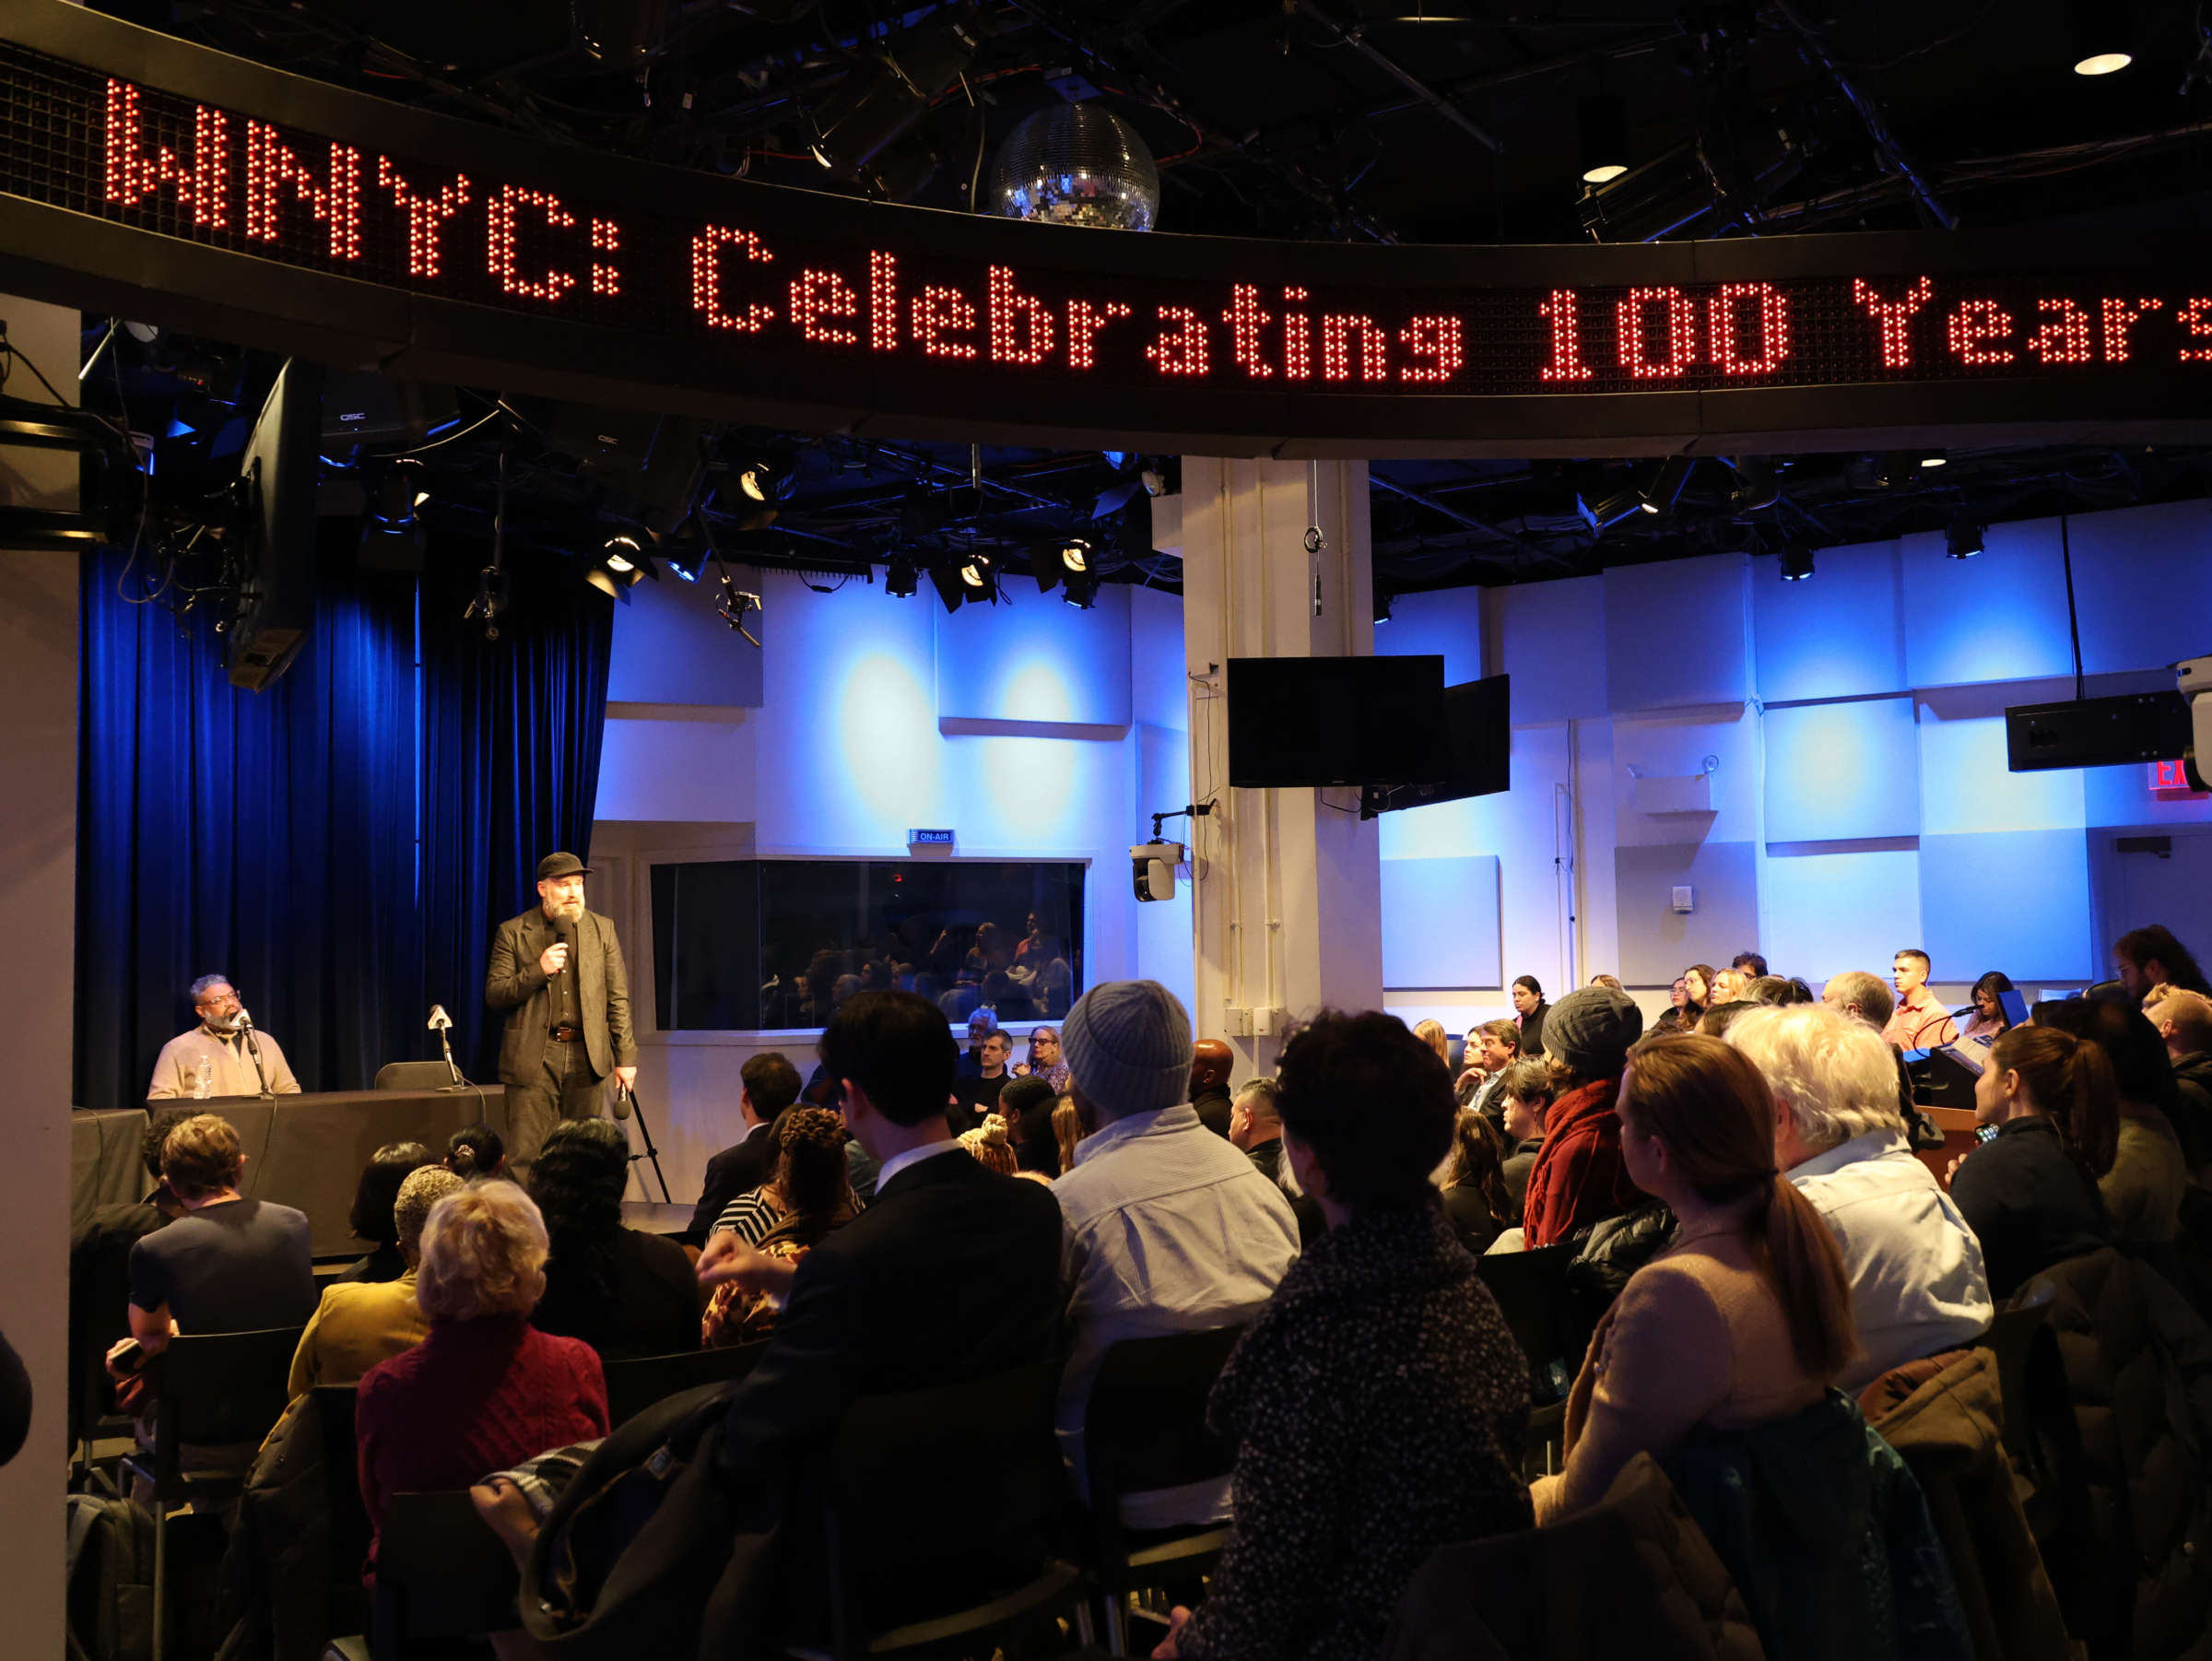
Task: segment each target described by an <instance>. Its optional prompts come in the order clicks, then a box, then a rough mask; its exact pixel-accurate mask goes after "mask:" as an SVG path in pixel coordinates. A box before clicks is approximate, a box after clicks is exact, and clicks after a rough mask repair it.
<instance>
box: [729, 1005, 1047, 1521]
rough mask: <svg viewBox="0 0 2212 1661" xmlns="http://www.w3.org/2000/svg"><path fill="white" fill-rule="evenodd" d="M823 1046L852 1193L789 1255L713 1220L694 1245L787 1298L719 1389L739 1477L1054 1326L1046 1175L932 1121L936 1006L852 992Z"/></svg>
mask: <svg viewBox="0 0 2212 1661" xmlns="http://www.w3.org/2000/svg"><path fill="white" fill-rule="evenodd" d="M821 1050H822V1059H823V1061H824V1062H825V1063H826V1064H827V1065H828V1066H829V1067H830V1073H831V1075H832V1076H833V1077H834V1078H836V1079H837V1080H838V1081H839V1084H840V1086H841V1090H842V1092H843V1094H842V1111H843V1113H844V1120H845V1125H846V1128H847V1129H849V1130H850V1131H851V1132H852V1133H853V1137H854V1139H855V1140H857V1141H858V1142H859V1143H860V1145H861V1146H862V1147H863V1148H864V1149H866V1150H867V1151H868V1153H869V1155H870V1156H871V1157H873V1158H875V1159H877V1160H881V1161H882V1167H883V1169H882V1173H881V1175H880V1176H878V1178H877V1184H876V1197H875V1199H874V1201H873V1202H872V1203H871V1204H870V1205H869V1206H868V1207H867V1209H866V1210H865V1211H863V1212H862V1213H861V1214H860V1215H859V1216H858V1217H856V1218H854V1219H853V1220H852V1221H851V1222H849V1223H847V1224H846V1225H845V1226H844V1227H843V1228H841V1229H838V1230H835V1231H832V1232H831V1233H830V1234H828V1235H826V1236H824V1238H823V1239H822V1241H821V1243H819V1244H818V1245H817V1246H815V1247H814V1249H813V1250H812V1251H810V1252H808V1253H807V1254H806V1256H805V1257H803V1258H801V1259H800V1260H799V1261H798V1263H797V1264H796V1265H795V1266H794V1264H792V1263H791V1262H790V1261H788V1260H786V1259H782V1258H774V1257H769V1256H767V1255H763V1254H762V1253H760V1252H759V1251H758V1250H756V1249H755V1248H753V1247H752V1246H749V1245H747V1244H746V1243H744V1242H743V1241H741V1240H739V1239H738V1238H737V1236H736V1235H735V1234H732V1233H728V1232H721V1233H716V1234H715V1235H713V1236H712V1238H711V1239H710V1240H709V1241H708V1242H707V1248H706V1250H705V1252H704V1253H702V1254H701V1255H700V1260H699V1278H700V1280H701V1281H703V1282H704V1283H706V1284H707V1285H709V1286H715V1285H719V1284H721V1283H722V1282H724V1281H728V1280H734V1281H736V1282H738V1283H739V1284H741V1285H743V1286H745V1287H746V1288H747V1290H754V1291H763V1290H765V1291H773V1292H776V1293H777V1294H779V1295H781V1296H782V1297H783V1299H784V1300H785V1302H784V1305H783V1313H782V1315H780V1316H779V1317H778V1318H777V1321H776V1326H775V1332H774V1335H773V1336H772V1337H771V1338H770V1340H769V1346H768V1349H767V1350H766V1351H765V1352H764V1353H763V1354H762V1355H761V1357H760V1360H759V1363H758V1364H757V1365H756V1366H755V1367H754V1368H753V1371H752V1372H750V1373H749V1374H748V1375H747V1377H746V1379H745V1380H744V1382H743V1383H741V1384H738V1385H737V1386H736V1388H735V1390H734V1391H733V1392H732V1393H731V1396H730V1406H729V1417H728V1422H727V1425H726V1426H725V1428H724V1431H723V1442H722V1462H723V1466H724V1470H725V1471H726V1473H727V1474H728V1475H729V1476H730V1477H731V1478H733V1479H734V1480H737V1481H745V1482H751V1481H757V1480H760V1479H763V1478H768V1477H770V1476H771V1475H772V1474H774V1473H775V1472H777V1471H778V1470H780V1469H782V1468H784V1467H786V1465H787V1463H788V1461H790V1459H791V1458H792V1457H793V1456H794V1455H798V1454H803V1453H804V1452H806V1450H807V1449H808V1448H809V1447H810V1446H812V1445H813V1444H814V1443H817V1442H818V1440H819V1439H820V1438H821V1437H823V1436H826V1435H828V1434H829V1433H830V1431H833V1430H834V1429H835V1428H836V1425H837V1422H838V1420H839V1419H840V1418H841V1417H842V1415H843V1413H844V1411H845V1409H846V1408H848V1407H850V1406H851V1405H852V1404H853V1402H854V1401H855V1400H856V1399H858V1398H859V1397H861V1396H876V1395H882V1394H885V1393H889V1392H903V1391H911V1390H926V1389H935V1388H937V1387H939V1386H941V1385H945V1384H957V1383H959V1382H960V1381H961V1380H964V1379H978V1378H985V1377H989V1376H991V1375H992V1374H994V1373H999V1372H1007V1371H1010V1370H1011V1369H1013V1368H1016V1367H1021V1366H1027V1365H1030V1364H1032V1363H1034V1362H1038V1361H1044V1360H1047V1359H1048V1358H1049V1357H1050V1356H1051V1355H1052V1354H1053V1344H1054V1340H1055V1336H1056V1333H1057V1330H1058V1325H1059V1320H1060V1311H1061V1304H1062V1294H1061V1286H1060V1207H1059V1205H1058V1203H1057V1202H1056V1201H1055V1200H1054V1199H1053V1195H1052V1191H1051V1189H1050V1188H1049V1187H1047V1186H1046V1185H1045V1184H1042V1183H1033V1182H1028V1181H1024V1180H1022V1179H1020V1178H1018V1177H1007V1176H1001V1175H999V1174H998V1173H997V1172H994V1171H991V1170H989V1169H987V1168H986V1167H985V1166H983V1165H982V1163H981V1162H980V1161H979V1160H976V1159H975V1158H974V1156H973V1155H971V1154H970V1153H969V1152H968V1151H967V1149H964V1148H962V1147H961V1146H960V1144H959V1142H958V1141H956V1140H954V1139H953V1138H952V1137H948V1136H947V1135H946V1129H947V1126H946V1123H945V1105H946V1103H947V1101H949V1100H950V1099H951V1096H952V1083H953V1069H954V1067H955V1066H956V1063H957V1056H956V1052H955V1049H954V1045H953V1042H952V1034H951V1033H950V1032H949V1031H947V1027H946V1021H945V1017H944V1015H943V1013H942V1012H941V1011H940V1010H938V1008H937V1007H935V1005H934V1004H932V1003H931V1002H930V1001H929V1000H928V999H927V998H924V997H919V996H917V995H914V994H913V993H911V992H863V993H860V994H858V995H855V996H853V997H852V998H850V999H849V1000H847V1001H846V1003H845V1004H844V1006H843V1007H841V1008H840V1009H839V1010H838V1012H837V1013H836V1014H835V1015H834V1016H832V1017H831V1018H830V1025H829V1026H828V1027H827V1028H826V1029H824V1031H823V1032H822V1044H821ZM976 1410H977V1411H978V1412H988V1411H990V1410H991V1404H990V1403H988V1402H978V1403H977V1404H976Z"/></svg>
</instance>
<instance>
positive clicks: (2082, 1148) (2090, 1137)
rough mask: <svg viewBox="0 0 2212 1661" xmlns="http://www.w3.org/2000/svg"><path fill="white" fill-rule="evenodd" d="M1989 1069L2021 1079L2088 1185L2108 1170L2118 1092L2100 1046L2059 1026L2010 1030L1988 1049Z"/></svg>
mask: <svg viewBox="0 0 2212 1661" xmlns="http://www.w3.org/2000/svg"><path fill="white" fill-rule="evenodd" d="M1989 1065H1990V1066H1994V1067H1996V1068H1997V1069H1999V1070H2000V1071H2002V1072H2012V1073H2018V1075H2019V1076H2020V1084H2021V1086H2022V1087H2023V1088H2024V1089H2025V1090H2026V1091H2027V1093H2028V1100H2029V1102H2030V1105H2032V1106H2033V1108H2034V1109H2035V1111H2036V1112H2038V1113H2041V1114H2042V1115H2043V1116H2044V1117H2045V1118H2047V1119H2049V1120H2050V1121H2051V1125H2052V1128H2053V1129H2054V1130H2056V1131H2057V1132H2058V1140H2059V1146H2061V1147H2062V1148H2064V1149H2065V1150H2066V1154H2067V1157H2068V1158H2070V1159H2071V1160H2073V1161H2074V1162H2075V1163H2076V1164H2077V1165H2078V1166H2080V1167H2081V1169H2082V1172H2084V1174H2086V1175H2087V1176H2088V1178H2089V1180H2090V1181H2091V1182H2092V1183H2094V1182H2095V1181H2097V1179H2098V1178H2100V1177H2101V1176H2103V1175H2104V1173H2105V1172H2108V1171H2110V1170H2111V1169H2112V1160H2113V1157H2114V1156H2115V1155H2116V1154H2117V1153H2118V1152H2119V1149H2120V1110H2119V1107H2118V1105H2117V1103H2118V1101H2119V1094H2120V1087H2119V1084H2118V1082H2117V1081H2116V1080H2115V1079H2114V1078H2113V1077H2112V1058H2111V1057H2110V1056H2109V1055H2107V1054H2105V1053H2104V1046H2103V1045H2102V1044H2100V1043H2097V1041H2096V1040H2094V1039H2090V1038H2077V1037H2076V1036H2075V1035H2074V1034H2073V1033H2071V1032H2069V1031H2065V1029H2064V1028H2061V1027H2054V1026H2034V1027H2013V1028H2011V1029H2009V1030H2007V1031H2006V1032H2005V1033H2004V1034H2003V1035H2002V1036H2001V1037H1999V1038H1998V1040H1997V1042H1996V1043H1994V1044H1992V1045H1991V1046H1990V1049H1989Z"/></svg>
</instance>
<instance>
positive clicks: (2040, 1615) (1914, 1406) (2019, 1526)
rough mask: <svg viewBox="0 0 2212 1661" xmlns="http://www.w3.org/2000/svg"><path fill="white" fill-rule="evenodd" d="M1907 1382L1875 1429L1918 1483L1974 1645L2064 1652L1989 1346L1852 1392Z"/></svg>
mask: <svg viewBox="0 0 2212 1661" xmlns="http://www.w3.org/2000/svg"><path fill="white" fill-rule="evenodd" d="M1890 1381H1899V1387H1900V1388H1901V1387H1902V1386H1903V1384H1905V1383H1907V1382H1910V1383H1911V1385H1912V1387H1911V1388H1910V1389H1906V1390H1905V1392H1904V1394H1903V1396H1902V1397H1901V1399H1899V1400H1898V1401H1896V1402H1895V1403H1894V1405H1888V1406H1886V1407H1885V1408H1883V1410H1881V1412H1880V1414H1879V1416H1878V1417H1877V1418H1876V1419H1875V1420H1874V1429H1875V1431H1876V1432H1877V1434H1878V1435H1880V1437H1881V1439H1882V1440H1883V1441H1884V1442H1887V1443H1888V1444H1889V1445H1890V1446H1891V1447H1893V1448H1895V1449H1896V1450H1897V1451H1898V1453H1899V1454H1900V1455H1902V1456H1903V1458H1904V1461H1905V1465H1906V1467H1907V1468H1909V1469H1910V1470H1911V1471H1912V1475H1913V1478H1915V1479H1916V1480H1917V1481H1918V1482H1919V1483H1920V1490H1921V1493H1922V1495H1923V1496H1924V1498H1925V1499H1926V1501H1927V1502H1928V1514H1929V1516H1930V1518H1931V1519H1932V1520H1933V1521H1934V1523H1935V1532H1936V1534H1937V1535H1938V1536H1940V1537H1942V1540H1943V1550H1944V1556H1945V1557H1946V1558H1947V1560H1948V1561H1949V1562H1950V1565H1951V1579H1952V1583H1953V1584H1955V1585H1956V1586H1957V1588H1958V1591H1959V1607H1960V1608H1961V1609H1962V1610H1963V1611H1964V1613H1965V1615H1966V1624H1967V1630H1968V1631H1969V1632H1971V1634H1972V1636H1973V1640H1974V1652H1975V1654H1976V1655H1982V1656H1984V1657H1996V1656H2002V1657H2004V1661H2070V1657H2071V1655H2072V1653H2073V1646H2072V1645H2071V1644H2070V1643H2068V1642H2067V1640H2066V1623H2065V1615H2064V1614H2063V1613H2062V1612H2061V1611H2060V1609H2059V1607H2058V1595H2057V1593H2056V1592H2055V1591H2054V1590H2053V1588H2052V1584H2051V1577H2050V1576H2049V1575H2048V1574H2046V1573H2044V1572H2043V1560H2042V1555H2041V1552H2040V1551H2039V1550H2038V1549H2037V1547H2036V1543H2035V1536H2034V1535H2032V1534H2031V1533H2030V1532H2029V1528H2028V1517H2027V1514H2026V1513H2025V1512H2024V1511H2023V1510H2022V1509H2021V1506H2020V1496H2019V1493H2018V1490H2017V1489H2016V1487H2015V1485H2014V1481H2013V1474H2012V1463H2011V1461H2010V1460H2009V1459H2008V1458H2007V1457H2006V1453H2005V1448H2004V1444H2003V1443H2002V1442H2001V1441H2000V1439H1999V1438H2000V1436H2001V1433H2002V1432H2001V1430H2000V1427H2001V1426H2002V1424H2003V1423H2004V1420H2005V1403H2004V1401H2003V1400H2002V1399H2001V1398H2000V1396H1999V1395H1998V1390H1997V1358H1996V1357H1995V1356H1994V1354H1993V1353H1991V1352H1990V1351H1989V1350H1987V1349H1970V1350H1966V1351H1963V1352H1954V1353H1952V1354H1951V1355H1948V1356H1937V1357H1930V1358H1928V1359H1926V1360H1924V1361H1912V1362H1910V1363H1908V1364H1907V1365H1906V1366H1903V1367H1900V1368H1897V1369H1895V1370H1894V1371H1892V1372H1887V1373H1884V1374H1883V1375H1882V1377H1881V1378H1878V1379H1877V1380H1875V1382H1874V1383H1873V1384H1869V1385H1868V1386H1867V1387H1866V1389H1865V1391H1863V1392H1861V1394H1860V1397H1859V1399H1860V1401H1861V1403H1862V1404H1864V1403H1865V1402H1866V1401H1868V1400H1869V1399H1873V1398H1876V1397H1877V1396H1880V1395H1881V1394H1882V1393H1883V1387H1884V1385H1885V1384H1888V1383H1889V1382H1890Z"/></svg>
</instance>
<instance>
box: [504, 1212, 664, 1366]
mask: <svg viewBox="0 0 2212 1661" xmlns="http://www.w3.org/2000/svg"><path fill="white" fill-rule="evenodd" d="M704 1304H705V1299H704V1298H703V1297H702V1296H701V1294H700V1288H699V1277H698V1275H697V1273H696V1272H695V1271H694V1270H693V1269H692V1266H691V1259H690V1257H689V1256H688V1255H687V1254H686V1253H685V1251H684V1248H683V1247H682V1246H680V1245H678V1244H677V1243H676V1242H675V1241H673V1240H664V1239H662V1238H661V1237H660V1236H659V1235H658V1234H647V1233H644V1232H642V1231H640V1230H637V1229H626V1228H617V1229H616V1230H614V1231H613V1232H612V1233H611V1234H609V1235H607V1236H606V1238H605V1239H603V1240H599V1241H595V1242H594V1243H593V1245H592V1247H590V1248H588V1249H584V1250H575V1249H573V1248H572V1247H571V1244H570V1243H568V1242H565V1241H557V1242H555V1243H554V1247H553V1255H552V1256H551V1257H549V1258H548V1259H547V1262H546V1290H545V1295H544V1296H543V1297H541V1298H539V1299H538V1301H537V1307H536V1308H535V1310H533V1311H532V1312H531V1314H530V1325H533V1326H535V1327H536V1328H537V1329H538V1331H540V1332H550V1333H556V1334H559V1336H560V1337H565V1338H582V1340H583V1341H584V1342H585V1343H587V1344H589V1345H590V1346H591V1347H592V1348H593V1349H595V1350H597V1351H598V1352H599V1359H600V1360H601V1361H636V1360H639V1359H640V1358H641V1357H644V1356H652V1355H680V1354H683V1353H685V1352H686V1351H688V1350H693V1349H698V1348H699V1317H700V1312H701V1310H702V1308H703V1307H704Z"/></svg>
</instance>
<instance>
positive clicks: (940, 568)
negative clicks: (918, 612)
mask: <svg viewBox="0 0 2212 1661" xmlns="http://www.w3.org/2000/svg"><path fill="white" fill-rule="evenodd" d="M929 581H930V583H931V585H932V586H933V587H935V589H936V591H937V598H939V599H940V600H942V601H944V602H945V609H946V610H947V611H951V612H957V611H959V608H960V607H962V606H964V605H966V604H967V603H968V589H967V586H966V584H964V583H962V582H961V581H960V573H959V571H955V570H954V569H953V568H952V567H951V566H949V565H933V566H931V567H930V569H929Z"/></svg>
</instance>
